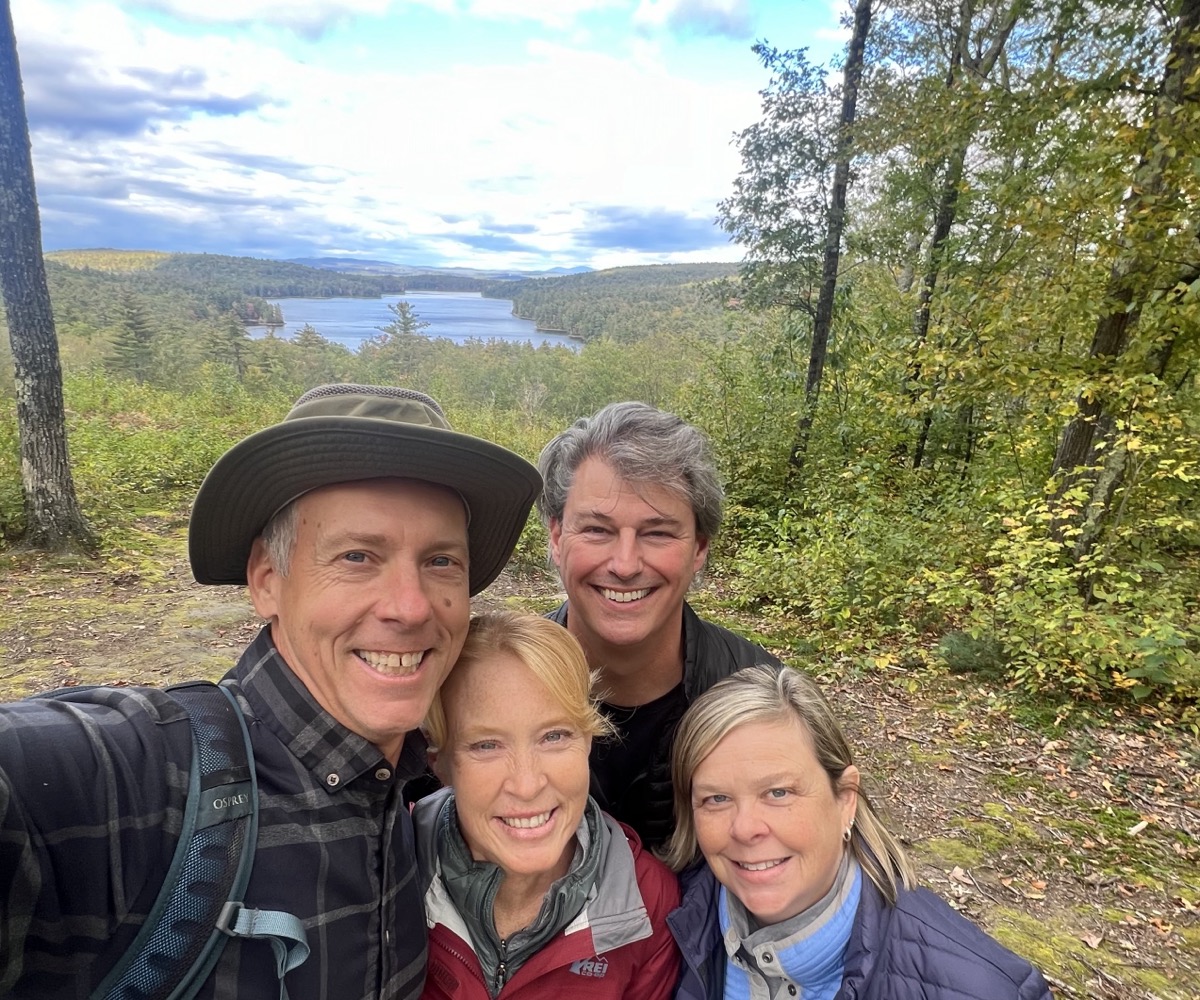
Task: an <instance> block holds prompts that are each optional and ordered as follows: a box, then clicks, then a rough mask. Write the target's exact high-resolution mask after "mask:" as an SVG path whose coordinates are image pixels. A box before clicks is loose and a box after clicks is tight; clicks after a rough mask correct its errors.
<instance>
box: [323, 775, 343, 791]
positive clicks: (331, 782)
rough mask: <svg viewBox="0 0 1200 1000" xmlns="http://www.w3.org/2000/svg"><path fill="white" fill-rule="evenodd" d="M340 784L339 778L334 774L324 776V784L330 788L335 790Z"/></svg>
mask: <svg viewBox="0 0 1200 1000" xmlns="http://www.w3.org/2000/svg"><path fill="white" fill-rule="evenodd" d="M341 783H342V779H341V778H339V777H338V776H337V774H336V773H334V774H327V775H325V784H327V785H328V786H329V787H330V788H337V786H338V785H340V784H341Z"/></svg>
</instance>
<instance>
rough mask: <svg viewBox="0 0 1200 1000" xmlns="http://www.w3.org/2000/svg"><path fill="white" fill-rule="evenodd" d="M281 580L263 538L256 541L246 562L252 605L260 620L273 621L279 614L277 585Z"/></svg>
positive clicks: (247, 581) (247, 583)
mask: <svg viewBox="0 0 1200 1000" xmlns="http://www.w3.org/2000/svg"><path fill="white" fill-rule="evenodd" d="M279 579H280V576H279V573H278V572H277V571H276V569H275V566H274V564H273V563H272V562H271V556H270V553H269V552H268V551H267V546H266V543H265V542H263V540H262V536H261V535H260V536H259V537H258V538H256V539H254V544H253V545H252V546H251V547H250V558H249V560H247V562H246V586H247V587H249V589H250V603H252V604H253V605H254V610H255V612H257V614H258V617H259V618H265V619H267V620H272V619H274V618H276V617H277V616H278V614H279V599H278V597H277V595H276V585H277V584H278V582H279Z"/></svg>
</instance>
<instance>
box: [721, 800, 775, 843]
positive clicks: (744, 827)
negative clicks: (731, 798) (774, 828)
mask: <svg viewBox="0 0 1200 1000" xmlns="http://www.w3.org/2000/svg"><path fill="white" fill-rule="evenodd" d="M766 832H767V824H766V823H765V822H763V819H762V816H760V815H759V811H758V809H757V808H756V807H755V806H754V805H751V804H747V805H739V806H735V808H734V814H733V823H732V824H731V826H730V830H729V833H730V836H732V837H733V838H734V840H737V841H740V842H742V843H749V842H751V841H753V840H757V839H758V838H759V837H761V836H762V835H763V834H764V833H766Z"/></svg>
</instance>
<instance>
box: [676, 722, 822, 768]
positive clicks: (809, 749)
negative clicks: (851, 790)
mask: <svg viewBox="0 0 1200 1000" xmlns="http://www.w3.org/2000/svg"><path fill="white" fill-rule="evenodd" d="M820 766H821V765H820V762H819V761H818V760H817V754H816V750H815V749H814V747H813V742H812V736H811V735H810V734H809V732H808V730H807V729H806V728H805V727H804V725H803V724H802V723H801V722H800V720H799V719H794V718H793V719H786V718H780V719H771V720H761V721H756V722H747V723H745V724H744V725H740V726H737V727H735V728H734V729H731V730H730V731H729V732H728V733H726V734H725V735H724V736H723V737H722V738H721V739H720V740H718V741H717V744H716V745H715V746H714V747H713V748H712V749H711V750H710V751H709V752H708V754H707V755H706V756H705V757H704V758H703V759H702V760H701V761H700V763H699V764H698V765H697V767H696V777H697V778H700V777H701V775H702V774H705V773H716V772H719V771H734V772H738V773H745V774H750V773H752V772H754V771H758V770H764V769H769V770H771V771H780V770H786V769H792V770H795V771H805V770H811V769H814V768H820Z"/></svg>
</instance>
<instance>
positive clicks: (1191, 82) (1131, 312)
mask: <svg viewBox="0 0 1200 1000" xmlns="http://www.w3.org/2000/svg"><path fill="white" fill-rule="evenodd" d="M1188 105H1191V107H1190V108H1189V107H1187V106H1188ZM1197 106H1200V0H1183V2H1182V4H1181V6H1180V12H1179V21H1178V22H1177V24H1176V27H1175V34H1174V36H1173V38H1172V40H1171V48H1170V51H1169V53H1168V55H1167V61H1166V71H1165V73H1164V76H1163V83H1162V88H1161V93H1160V96H1159V98H1158V101H1157V104H1156V107H1155V111H1154V117H1153V120H1152V121H1151V123H1150V126H1149V128H1148V129H1147V131H1146V134H1145V137H1144V139H1143V148H1142V154H1141V158H1140V160H1139V162H1138V166H1137V169H1136V170H1135V171H1134V176H1133V178H1132V180H1131V184H1130V187H1129V193H1128V194H1127V195H1126V197H1125V201H1124V203H1123V205H1122V210H1121V216H1122V218H1125V219H1144V218H1153V217H1154V215H1155V212H1156V203H1158V202H1160V201H1161V199H1162V198H1163V197H1164V195H1165V194H1166V193H1167V191H1166V168H1167V166H1168V164H1169V160H1170V158H1171V156H1172V155H1174V150H1172V149H1171V148H1170V141H1169V140H1170V131H1171V130H1170V128H1169V127H1168V125H1169V123H1170V122H1171V121H1172V120H1173V119H1174V118H1175V117H1176V116H1178V115H1182V114H1195V113H1196V110H1195V109H1196V107H1197ZM1159 251H1160V247H1159V246H1158V245H1157V241H1156V240H1154V239H1142V240H1141V241H1140V242H1139V243H1137V244H1136V245H1135V244H1133V243H1132V242H1130V241H1127V245H1126V247H1125V249H1124V250H1123V251H1122V252H1121V253H1120V254H1119V255H1118V256H1117V259H1116V260H1115V261H1114V263H1113V266H1112V270H1111V271H1110V273H1109V279H1108V295H1107V301H1108V302H1109V303H1110V305H1109V308H1108V311H1107V312H1105V313H1104V314H1102V315H1101V316H1100V317H1099V318H1098V319H1097V321H1096V329H1095V331H1094V333H1093V334H1092V343H1091V347H1090V348H1089V350H1088V357H1089V358H1090V359H1091V360H1092V361H1093V362H1095V370H1096V372H1097V374H1098V375H1100V376H1101V377H1103V376H1105V375H1108V374H1110V373H1112V372H1113V371H1114V370H1115V368H1116V364H1117V361H1118V359H1119V358H1120V357H1121V355H1122V354H1124V353H1125V350H1126V348H1127V347H1128V346H1129V342H1130V339H1131V338H1132V336H1133V334H1134V333H1135V332H1136V330H1137V326H1138V321H1139V319H1140V318H1141V301H1142V299H1143V297H1144V296H1145V294H1146V293H1147V292H1148V291H1150V283H1151V281H1152V278H1151V277H1150V276H1152V275H1153V273H1154V272H1155V270H1157V267H1158V264H1159ZM1196 271H1197V268H1196V266H1195V264H1194V263H1189V264H1188V265H1187V266H1186V267H1185V268H1184V269H1182V270H1181V273H1180V275H1179V277H1180V279H1181V280H1185V279H1186V278H1187V277H1188V276H1190V275H1192V274H1195V273H1196ZM1172 346H1173V339H1171V338H1168V339H1167V340H1166V341H1165V342H1164V343H1163V344H1161V345H1159V347H1158V348H1157V349H1155V350H1152V351H1151V352H1150V354H1149V358H1148V370H1149V371H1150V372H1152V373H1155V374H1159V375H1160V377H1161V373H1162V372H1164V371H1165V368H1166V363H1167V361H1168V360H1169V358H1170V351H1171V347H1172ZM1109 406H1110V401H1109V400H1108V399H1106V398H1105V397H1104V396H1102V395H1101V394H1099V393H1095V392H1085V393H1081V394H1080V395H1079V397H1078V398H1077V399H1076V402H1075V415H1074V416H1073V417H1072V418H1071V421H1070V422H1069V423H1068V424H1067V426H1066V427H1065V428H1064V429H1063V433H1062V437H1060V438H1059V442H1058V448H1057V450H1056V451H1055V454H1054V464H1053V466H1052V468H1051V470H1050V471H1051V475H1059V477H1060V478H1059V483H1058V496H1059V497H1060V498H1061V497H1062V496H1063V495H1064V494H1065V493H1067V491H1068V490H1071V489H1073V488H1074V487H1076V486H1078V485H1080V484H1083V485H1084V486H1086V487H1088V491H1089V497H1088V501H1087V503H1086V504H1084V505H1082V507H1083V509H1082V510H1078V509H1077V508H1076V507H1074V506H1072V505H1071V504H1067V505H1065V507H1064V509H1063V511H1062V512H1061V513H1060V514H1059V516H1058V518H1056V520H1055V522H1054V524H1053V526H1052V528H1053V533H1054V535H1055V537H1056V538H1058V539H1059V540H1060V541H1061V540H1064V539H1065V538H1066V537H1067V534H1068V530H1069V529H1070V528H1071V527H1072V526H1074V527H1077V528H1078V529H1079V533H1078V534H1077V536H1076V538H1075V541H1074V544H1073V549H1074V555H1075V558H1076V560H1079V559H1082V558H1083V557H1084V556H1086V555H1087V554H1088V553H1089V552H1090V551H1091V550H1092V547H1093V546H1094V545H1095V543H1096V540H1097V539H1098V538H1099V536H1100V534H1101V531H1102V529H1103V527H1104V524H1105V521H1106V519H1107V516H1108V513H1109V510H1110V508H1111V505H1112V499H1113V496H1114V495H1115V494H1116V492H1117V490H1118V489H1119V488H1120V486H1121V484H1122V482H1123V480H1124V476H1125V470H1126V468H1127V467H1128V464H1129V453H1128V451H1127V450H1126V449H1125V448H1124V447H1122V446H1121V445H1120V444H1119V442H1117V441H1116V414H1114V413H1112V412H1110V411H1109V409H1108V407H1109Z"/></svg>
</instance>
